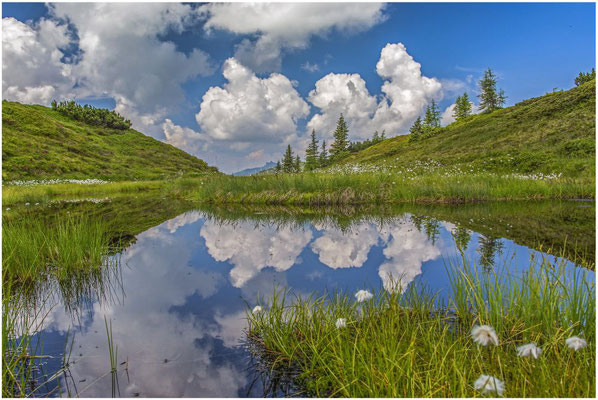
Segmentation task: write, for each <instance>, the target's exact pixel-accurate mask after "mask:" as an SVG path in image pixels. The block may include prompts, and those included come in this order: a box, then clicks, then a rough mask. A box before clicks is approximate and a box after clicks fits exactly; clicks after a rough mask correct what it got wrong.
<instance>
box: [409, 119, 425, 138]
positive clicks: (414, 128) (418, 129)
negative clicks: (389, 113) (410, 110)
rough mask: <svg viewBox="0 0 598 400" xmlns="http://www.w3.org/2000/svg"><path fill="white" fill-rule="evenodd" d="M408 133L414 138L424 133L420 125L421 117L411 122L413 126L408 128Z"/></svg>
mask: <svg viewBox="0 0 598 400" xmlns="http://www.w3.org/2000/svg"><path fill="white" fill-rule="evenodd" d="M409 133H411V134H412V135H414V136H417V135H419V134H420V133H424V126H423V125H422V119H421V117H417V119H416V120H415V121H414V122H413V125H411V128H409Z"/></svg>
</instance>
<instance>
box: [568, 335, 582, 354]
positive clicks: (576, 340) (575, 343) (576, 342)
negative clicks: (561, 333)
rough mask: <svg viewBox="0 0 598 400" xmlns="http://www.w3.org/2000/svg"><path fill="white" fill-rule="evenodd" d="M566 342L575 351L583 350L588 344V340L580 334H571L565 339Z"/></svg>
mask: <svg viewBox="0 0 598 400" xmlns="http://www.w3.org/2000/svg"><path fill="white" fill-rule="evenodd" d="M565 343H567V347H569V348H570V349H573V350H575V351H577V350H581V349H583V348H584V347H586V346H587V345H588V342H586V341H585V340H584V339H582V338H580V337H579V336H571V337H570V338H569V339H567V340H565Z"/></svg>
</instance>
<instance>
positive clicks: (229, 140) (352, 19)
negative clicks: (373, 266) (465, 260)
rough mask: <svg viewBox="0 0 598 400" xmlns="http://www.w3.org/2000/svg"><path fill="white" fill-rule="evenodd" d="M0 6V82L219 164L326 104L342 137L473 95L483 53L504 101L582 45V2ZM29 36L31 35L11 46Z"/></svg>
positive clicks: (561, 74) (587, 15)
mask: <svg viewBox="0 0 598 400" xmlns="http://www.w3.org/2000/svg"><path fill="white" fill-rule="evenodd" d="M135 7H137V8H135ZM284 7H288V8H289V9H288V10H286V9H285V10H286V11H285V12H282V13H281V10H282V9H283V8H284ZM317 7H327V8H317ZM2 12H3V52H4V53H3V54H4V56H3V71H4V74H3V75H4V76H3V98H5V99H11V100H17V101H23V102H30V103H41V104H44V103H45V104H47V103H48V102H49V101H48V99H50V98H67V97H68V98H72V97H75V98H77V100H78V101H80V102H90V103H92V104H94V105H96V106H105V107H111V108H113V107H116V108H117V110H118V111H119V112H121V113H123V114H125V115H126V116H127V117H129V118H131V120H132V121H133V123H134V126H135V127H136V128H137V129H139V130H140V131H142V132H144V133H146V134H149V135H151V136H154V137H156V138H157V139H160V140H163V141H166V142H169V143H171V144H173V145H175V146H177V147H180V148H183V149H184V150H186V151H188V152H190V153H192V154H195V155H198V156H199V157H202V158H204V159H206V160H207V161H208V162H210V163H217V166H218V167H219V168H220V169H221V170H223V171H226V172H232V171H235V170H237V169H241V168H245V167H253V166H258V165H260V164H263V163H265V162H266V161H270V160H275V159H277V158H279V157H280V155H281V154H282V151H283V149H284V147H286V145H287V144H291V145H292V146H293V147H294V148H296V149H297V150H298V151H299V152H300V153H301V151H302V150H303V148H304V147H305V142H306V140H305V138H306V133H307V131H308V130H311V129H316V132H317V134H318V136H319V137H322V138H326V139H329V138H330V137H331V130H332V128H333V124H334V121H335V120H336V119H337V118H338V114H339V113H340V112H343V113H344V114H345V115H346V116H347V118H348V121H349V127H350V129H351V132H350V134H351V135H352V139H353V140H361V139H364V138H366V137H368V136H369V135H371V133H373V131H374V130H376V129H386V130H387V132H388V133H390V135H397V134H403V133H405V132H406V131H407V129H408V127H409V125H410V124H411V123H412V121H413V119H414V118H415V117H416V116H417V115H418V114H419V113H420V112H422V111H423V109H424V108H425V105H426V104H428V103H429V101H431V99H433V98H434V99H436V100H437V101H439V103H440V105H441V109H442V111H444V110H445V109H446V108H447V107H449V106H450V105H451V104H452V103H453V102H454V99H455V97H456V96H457V95H459V94H461V93H462V92H464V91H467V92H468V93H469V94H470V97H471V98H472V100H473V101H474V103H477V99H476V98H475V96H476V94H477V93H476V81H477V80H478V79H479V78H480V76H481V74H482V73H483V71H484V69H486V68H487V67H491V68H492V69H493V70H494V71H495V72H496V73H497V75H498V76H499V82H498V85H499V87H501V88H503V89H504V90H505V92H506V94H507V96H508V99H507V105H512V104H515V103H517V102H519V101H521V100H523V99H526V98H530V97H534V96H539V95H542V94H544V93H546V92H549V91H552V90H553V88H558V89H568V88H570V87H572V86H573V79H574V77H575V76H576V75H577V74H578V73H579V72H580V71H588V70H590V69H591V68H593V67H595V56H596V54H595V47H596V44H595V5H594V4H593V3H545V4H541V3H527V4H511V3H479V4H472V3H461V4H458V3H455V4H451V3H448V4H447V3H426V4H412V3H392V4H387V5H378V4H375V3H369V4H351V5H350V6H349V5H347V4H342V3H337V4H327V5H319V6H318V5H314V4H301V5H288V4H287V5H281V4H278V5H276V4H272V5H268V4H265V5H264V4H262V5H261V6H260V5H258V6H248V5H235V4H232V5H231V4H228V5H221V6H219V5H214V4H212V5H195V4H194V5H180V4H175V3H170V4H153V5H152V7H148V5H143V4H140V5H139V4H138V5H118V4H116V5H115V4H112V5H110V4H104V5H98V4H76V5H56V6H53V5H51V6H46V5H44V4H39V3H18V4H17V3H3V6H2ZM248 15H253V16H254V19H253V20H252V19H251V17H247V16H248ZM246 17H247V18H246ZM13 18H14V19H13ZM90 20H91V21H92V22H91V23H90V22H86V21H90ZM144 21H145V22H144ZM137 24H139V25H137ZM140 26H144V27H150V28H143V29H140V28H138V27H140ZM28 35H29V36H28ZM27 37H35V42H34V43H32V41H31V40H29V41H26V42H25V41H23V42H22V43H23V45H22V46H21V48H23V49H24V52H20V53H19V52H17V51H16V50H15V47H16V46H17V44H19V43H21V42H19V40H24V38H27ZM7 38H10V43H8V42H7V41H8V40H9V39H7ZM165 43H171V44H172V47H168V46H165V45H164V44H165ZM399 43H400V44H402V46H399V45H398V44H399ZM389 44H390V45H389ZM11 45H12V46H13V47H10V46H11ZM387 45H388V46H387ZM383 49H385V51H384V52H383ZM56 50H58V51H59V52H61V57H60V59H59V60H57V59H56V58H53V57H52V54H53V51H56ZM383 53H384V54H383ZM54 54H55V53H54ZM72 54H77V57H72V59H69V57H70V56H71V55H72ZM9 57H10V60H9V59H8V58H9ZM411 58H412V59H411ZM31 60H36V61H37V62H39V65H35V62H31ZM40 60H41V61H44V60H45V62H41V61H40ZM227 60H228V61H227ZM231 60H232V61H231ZM379 61H380V62H382V61H384V62H385V63H386V64H385V65H386V69H385V71H386V72H380V70H378V69H377V63H379ZM25 63H27V65H28V68H25V69H23V68H21V67H20V66H22V65H24V64H25ZM306 63H309V65H308V66H312V69H311V70H308V69H306V68H305V67H306ZM415 63H419V64H420V67H419V69H417V68H415V69H416V71H415V72H413V71H414V69H413V68H414V67H417V65H416V64H415ZM314 66H316V67H314ZM272 73H274V74H276V77H277V78H272V76H271V74H272ZM225 74H228V76H234V82H233V81H231V80H229V79H226V78H225V76H224V75H225ZM278 74H279V75H278ZM355 74H356V75H355ZM316 83H318V85H316ZM347 85H349V87H350V88H354V89H349V90H347ZM383 85H385V86H384V87H386V89H385V90H383ZM210 88H212V89H210ZM208 91H209V93H208ZM310 92H311V94H310ZM341 92H343V93H341ZM207 99H209V101H207ZM386 105H388V107H386ZM449 114H450V112H447V114H446V115H447V116H448V115H449ZM445 122H450V119H445ZM216 155H217V156H216Z"/></svg>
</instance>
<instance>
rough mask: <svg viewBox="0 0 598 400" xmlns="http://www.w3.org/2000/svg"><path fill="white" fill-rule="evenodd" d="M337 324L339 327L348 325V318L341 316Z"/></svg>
mask: <svg viewBox="0 0 598 400" xmlns="http://www.w3.org/2000/svg"><path fill="white" fill-rule="evenodd" d="M335 325H336V327H337V328H338V329H341V328H344V327H346V326H347V320H346V319H345V318H339V319H337V320H336V324H335Z"/></svg>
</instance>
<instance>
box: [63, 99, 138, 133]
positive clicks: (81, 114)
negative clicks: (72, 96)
mask: <svg viewBox="0 0 598 400" xmlns="http://www.w3.org/2000/svg"><path fill="white" fill-rule="evenodd" d="M52 109H53V110H56V111H58V112H59V113H61V114H63V115H66V116H68V117H71V118H73V119H75V120H77V121H82V122H85V123H87V124H90V125H97V126H105V127H107V128H113V129H129V128H130V127H131V121H129V120H128V119H126V118H124V117H123V116H121V115H120V114H119V113H117V112H115V111H110V110H107V109H105V108H95V107H92V106H90V105H88V104H86V105H84V106H81V105H79V104H77V103H75V102H74V101H72V100H70V101H61V102H57V101H56V100H53V101H52Z"/></svg>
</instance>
